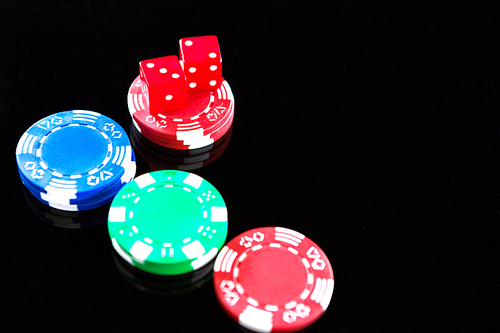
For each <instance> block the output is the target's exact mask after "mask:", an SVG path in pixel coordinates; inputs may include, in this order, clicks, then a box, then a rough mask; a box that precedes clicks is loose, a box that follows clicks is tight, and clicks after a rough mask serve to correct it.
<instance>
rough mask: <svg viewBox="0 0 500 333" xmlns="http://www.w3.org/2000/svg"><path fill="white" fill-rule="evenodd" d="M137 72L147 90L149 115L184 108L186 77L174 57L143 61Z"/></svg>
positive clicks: (185, 101) (185, 102) (185, 103)
mask: <svg viewBox="0 0 500 333" xmlns="http://www.w3.org/2000/svg"><path fill="white" fill-rule="evenodd" d="M139 72H140V78H141V80H142V81H144V82H146V85H147V88H148V96H149V110H150V111H149V112H150V113H151V114H158V113H160V112H166V111H171V110H178V109H183V108H185V107H186V105H187V90H186V77H185V75H184V72H183V70H182V67H181V65H180V63H179V59H178V58H177V57H176V56H168V57H161V58H155V59H149V60H143V61H141V62H140V63H139Z"/></svg>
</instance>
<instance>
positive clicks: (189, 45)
mask: <svg viewBox="0 0 500 333" xmlns="http://www.w3.org/2000/svg"><path fill="white" fill-rule="evenodd" d="M179 55H180V59H181V63H183V65H184V73H185V75H186V80H187V89H188V91H193V90H212V89H217V88H218V87H219V86H220V84H221V83H222V58H221V54H220V49H219V41H218V40H217V37H216V36H201V37H188V38H182V39H181V40H179Z"/></svg>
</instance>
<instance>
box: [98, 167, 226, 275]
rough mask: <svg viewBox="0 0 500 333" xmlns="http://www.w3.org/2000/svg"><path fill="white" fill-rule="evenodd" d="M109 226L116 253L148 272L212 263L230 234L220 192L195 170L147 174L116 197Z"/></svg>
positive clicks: (168, 272)
mask: <svg viewBox="0 0 500 333" xmlns="http://www.w3.org/2000/svg"><path fill="white" fill-rule="evenodd" d="M108 230H109V234H110V237H111V242H112V245H113V247H114V248H115V250H116V252H117V253H118V254H119V255H120V256H121V257H122V258H123V259H124V260H126V261H128V262H129V263H130V264H131V265H133V266H134V267H136V268H139V269H141V270H144V271H146V272H149V273H154V274H159V275H179V274H184V273H188V272H192V271H194V270H197V269H199V268H201V267H203V266H204V265H206V264H207V263H208V262H210V261H211V260H212V259H213V258H214V257H215V256H216V255H217V253H218V251H219V250H220V248H221V247H222V246H223V244H224V242H225V240H226V235H227V208H226V205H225V203H224V200H223V199H222V196H221V195H220V193H219V191H217V189H216V188H215V187H214V186H213V185H212V184H210V183H209V182H207V181H206V180H204V179H203V178H201V177H200V176H197V175H195V174H193V173H188V172H184V171H177V170H162V171H155V172H150V173H146V174H143V175H141V176H139V177H137V178H135V179H134V180H133V181H131V182H130V183H128V184H127V185H125V186H124V187H123V188H122V189H121V190H120V191H119V192H118V194H117V195H116V197H115V198H114V200H113V202H112V204H111V208H110V210H109V215H108Z"/></svg>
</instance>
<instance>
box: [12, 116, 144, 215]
mask: <svg viewBox="0 0 500 333" xmlns="http://www.w3.org/2000/svg"><path fill="white" fill-rule="evenodd" d="M16 159H17V166H18V170H19V174H20V176H21V181H22V182H23V184H24V185H25V186H26V188H27V189H28V190H29V191H30V192H31V193H32V194H33V196H34V197H35V198H37V199H38V200H40V201H41V202H43V203H45V204H47V205H49V206H51V207H54V208H57V209H61V210H65V211H80V210H88V209H93V208H97V207H100V206H103V205H105V204H107V203H109V202H111V201H112V200H113V198H114V196H115V195H116V193H118V191H119V190H120V189H121V188H122V187H123V185H125V184H126V183H128V182H130V181H131V180H132V179H133V178H134V176H135V172H136V164H135V155H134V152H133V150H132V147H131V145H130V141H129V138H128V136H127V134H126V133H125V131H124V130H123V128H122V127H121V126H120V125H119V124H118V123H117V122H115V121H114V120H113V119H111V118H108V117H106V116H104V115H102V114H100V113H97V112H93V111H86V110H72V111H64V112H59V113H56V114H53V115H50V116H48V117H45V118H43V119H41V120H39V121H38V122H36V123H35V124H33V125H32V126H31V127H30V128H29V129H28V130H27V131H26V132H25V133H24V134H23V135H22V137H21V139H20V140H19V143H18V144H17V148H16Z"/></svg>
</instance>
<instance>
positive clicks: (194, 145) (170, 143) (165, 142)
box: [141, 116, 233, 150]
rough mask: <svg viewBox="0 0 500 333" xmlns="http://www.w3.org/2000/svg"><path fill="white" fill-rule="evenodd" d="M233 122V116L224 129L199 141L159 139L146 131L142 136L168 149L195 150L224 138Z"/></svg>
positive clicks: (143, 131)
mask: <svg viewBox="0 0 500 333" xmlns="http://www.w3.org/2000/svg"><path fill="white" fill-rule="evenodd" d="M232 122H233V116H231V117H230V118H228V119H227V121H226V123H225V124H224V126H223V127H222V128H220V129H218V130H217V131H214V132H212V133H209V134H208V135H206V136H203V137H202V138H199V140H186V141H174V140H169V139H165V138H161V137H158V136H156V135H154V134H151V133H149V132H148V131H146V130H144V129H142V131H141V134H142V135H143V136H144V137H145V138H147V139H148V140H150V141H152V142H154V143H156V144H157V145H160V146H163V147H166V148H171V149H184V150H195V149H199V148H202V147H205V146H207V145H211V144H213V143H214V142H216V141H217V140H219V139H220V138H222V137H223V136H224V135H225V134H226V133H227V131H228V130H229V129H230V128H231V125H232Z"/></svg>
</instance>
